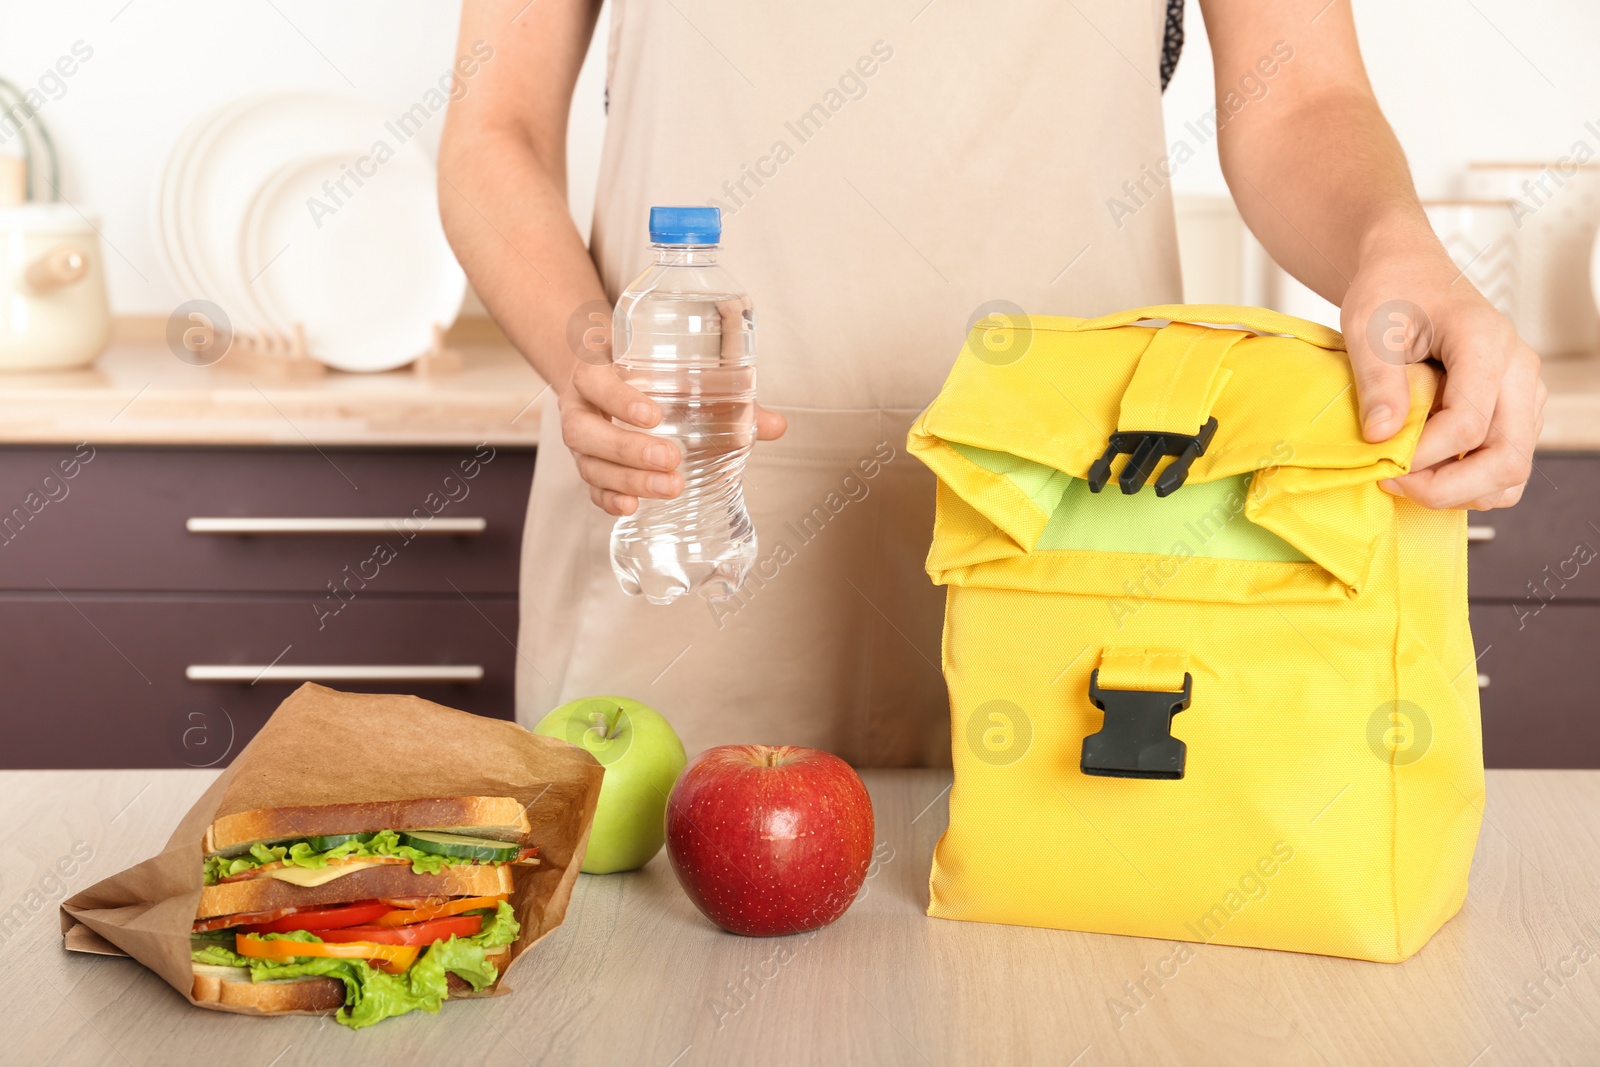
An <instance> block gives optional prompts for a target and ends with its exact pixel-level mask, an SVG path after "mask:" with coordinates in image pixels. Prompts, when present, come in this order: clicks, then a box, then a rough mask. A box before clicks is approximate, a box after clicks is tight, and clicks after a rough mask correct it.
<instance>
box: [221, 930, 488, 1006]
mask: <svg viewBox="0 0 1600 1067" xmlns="http://www.w3.org/2000/svg"><path fill="white" fill-rule="evenodd" d="M507 953H508V950H507V948H506V947H505V946H503V945H502V946H501V947H499V948H495V949H490V950H489V951H487V952H485V953H484V956H485V957H486V958H488V959H489V960H490V961H491V962H493V963H494V964H495V965H496V966H497V967H500V968H501V969H504V964H505V959H506V956H507ZM448 978H449V988H450V994H449V995H450V996H452V997H455V996H462V995H467V994H471V992H472V987H471V986H470V985H468V984H467V983H466V982H464V981H462V980H461V979H459V978H457V977H456V976H455V975H453V974H452V975H449V976H448ZM191 993H192V995H193V996H194V999H195V1000H197V1001H199V1002H201V1003H202V1004H205V1003H210V1004H228V1005H231V1006H234V1007H242V1008H255V1009H256V1010H258V1011H263V1012H266V1013H267V1014H269V1015H276V1014H280V1013H282V1012H289V1011H316V1012H331V1011H337V1010H339V1009H340V1008H342V1007H343V1006H344V983H343V982H341V981H339V979H337V978H316V977H311V978H274V979H269V980H268V981H265V982H253V981H251V980H250V969H249V968H248V967H212V966H207V965H205V964H195V968H194V987H193V989H192V990H191Z"/></svg>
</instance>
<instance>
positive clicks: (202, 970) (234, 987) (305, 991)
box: [190, 964, 344, 1014]
mask: <svg viewBox="0 0 1600 1067" xmlns="http://www.w3.org/2000/svg"><path fill="white" fill-rule="evenodd" d="M230 972H232V973H230ZM190 993H191V995H192V996H193V997H194V999H195V1000H197V1001H200V1002H201V1003H211V1004H230V1005H234V1006H236V1007H242V1008H256V1009H258V1010H260V1011H264V1012H267V1013H268V1014H276V1013H279V1012H286V1011H322V1012H328V1011H337V1010H338V1009H339V1008H341V1007H343V1006H344V983H343V982H341V981H339V979H337V978H279V979H275V980H273V981H269V982H252V981H251V980H250V968H248V967H208V966H204V965H201V964H195V968H194V988H193V989H192V990H191V991H190Z"/></svg>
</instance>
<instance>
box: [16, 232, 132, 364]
mask: <svg viewBox="0 0 1600 1067" xmlns="http://www.w3.org/2000/svg"><path fill="white" fill-rule="evenodd" d="M110 339H111V309H110V305H109V302H108V301H107V298H106V276H105V264H104V261H103V259H102V256H101V251H100V235H99V234H98V233H96V232H95V228H94V227H93V226H92V225H90V224H89V222H88V220H86V219H85V218H84V217H83V216H82V215H80V214H78V212H77V211H75V210H73V208H71V207H70V206H68V205H66V204H45V203H32V204H18V205H16V206H13V207H0V371H16V370H55V369H61V368H66V367H81V366H84V365H86V364H89V363H92V362H94V359H95V357H96V356H98V355H99V354H100V353H101V352H102V351H104V350H105V347H106V343H107V342H108V341H109V340H110Z"/></svg>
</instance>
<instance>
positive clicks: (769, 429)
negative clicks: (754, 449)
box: [756, 404, 789, 441]
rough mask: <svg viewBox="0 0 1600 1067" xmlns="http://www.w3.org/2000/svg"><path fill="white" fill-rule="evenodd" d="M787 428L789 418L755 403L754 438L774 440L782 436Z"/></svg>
mask: <svg viewBox="0 0 1600 1067" xmlns="http://www.w3.org/2000/svg"><path fill="white" fill-rule="evenodd" d="M788 428H789V420H788V419H786V418H784V417H783V416H782V415H779V414H778V413H777V412H776V411H768V410H767V409H766V408H764V407H762V406H761V405H760V404H757V405H756V440H757V441H776V440H777V439H778V438H780V437H782V436H783V432H784V431H785V430H787V429H788Z"/></svg>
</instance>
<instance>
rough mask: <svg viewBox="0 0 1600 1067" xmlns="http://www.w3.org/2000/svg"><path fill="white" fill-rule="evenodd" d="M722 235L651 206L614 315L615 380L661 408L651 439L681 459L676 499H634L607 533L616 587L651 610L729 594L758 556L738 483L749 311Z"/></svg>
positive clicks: (704, 210)
mask: <svg viewBox="0 0 1600 1067" xmlns="http://www.w3.org/2000/svg"><path fill="white" fill-rule="evenodd" d="M721 239H722V213H721V212H720V211H719V210H718V209H716V208H712V207H655V208H651V209H650V242H651V244H652V245H653V246H654V250H655V262H654V263H652V264H651V266H650V267H649V269H647V270H646V271H645V272H644V273H643V274H641V275H639V277H638V278H636V279H635V280H634V282H633V284H632V285H630V286H628V288H627V290H626V291H624V292H623V294H622V296H621V298H620V299H618V301H617V307H616V312H615V314H614V316H613V319H612V345H613V360H614V362H615V365H616V368H617V371H618V373H619V374H621V375H622V379H623V381H625V382H627V383H628V384H629V385H631V386H633V387H634V388H635V389H637V390H639V391H640V392H642V393H644V394H645V395H646V396H648V397H650V398H651V399H652V400H654V401H655V402H656V403H657V404H658V405H660V407H661V421H660V422H659V423H657V424H656V426H655V427H654V428H653V429H651V430H650V431H649V432H650V433H652V434H654V435H655V436H657V437H662V438H666V439H668V440H671V441H673V442H675V443H676V444H677V445H678V448H679V449H680V450H681V451H682V454H683V458H682V461H681V462H680V463H679V465H678V473H679V474H681V475H682V476H683V483H684V488H683V492H682V493H680V494H679V495H678V496H677V497H675V498H674V499H672V500H654V499H641V500H640V501H639V507H638V510H637V511H635V512H634V513H633V514H632V515H624V516H623V517H622V518H620V519H618V520H617V524H616V526H614V527H613V528H612V530H611V569H612V570H613V571H614V572H615V573H616V575H617V580H618V581H619V582H621V583H622V588H623V590H624V591H625V592H627V593H628V594H629V595H631V596H643V597H644V598H645V599H647V600H649V601H650V603H652V604H670V603H672V602H673V601H674V600H677V599H678V598H679V597H681V596H683V595H684V594H685V593H688V592H691V591H696V592H699V593H701V594H702V595H704V596H706V597H707V598H708V599H711V600H717V599H720V598H724V597H727V596H730V595H731V594H732V593H733V592H734V591H735V590H737V589H738V588H739V586H740V585H741V584H742V583H743V582H744V578H745V575H746V574H747V573H748V572H749V570H750V566H751V564H752V563H754V562H755V558H756V532H755V528H754V527H753V526H752V525H751V523H750V513H749V512H748V511H746V510H745V505H744V484H743V478H744V465H745V460H746V458H747V457H748V456H749V454H750V449H751V447H752V446H753V445H754V444H755V436H756V431H755V415H756V363H755V356H756V343H755V341H756V327H755V313H754V311H753V310H752V308H751V304H750V297H749V296H748V295H747V294H746V293H745V292H744V291H743V290H742V289H741V288H740V286H739V284H738V283H737V282H736V281H734V279H733V278H732V277H731V276H730V275H729V274H728V272H727V271H726V270H725V269H724V268H723V267H722V266H721V265H720V264H719V263H718V262H717V244H718V242H719V241H721Z"/></svg>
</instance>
